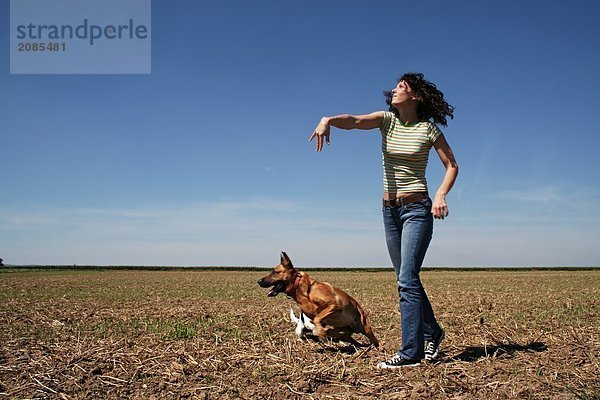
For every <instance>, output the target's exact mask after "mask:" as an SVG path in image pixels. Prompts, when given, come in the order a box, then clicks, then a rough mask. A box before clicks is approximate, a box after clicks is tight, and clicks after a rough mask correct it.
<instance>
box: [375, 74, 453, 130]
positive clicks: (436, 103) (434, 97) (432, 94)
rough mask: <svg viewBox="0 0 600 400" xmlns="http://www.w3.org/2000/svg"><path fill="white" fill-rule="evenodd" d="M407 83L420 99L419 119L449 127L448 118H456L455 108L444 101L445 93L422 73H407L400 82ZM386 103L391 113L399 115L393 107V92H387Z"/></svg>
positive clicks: (385, 93) (385, 92)
mask: <svg viewBox="0 0 600 400" xmlns="http://www.w3.org/2000/svg"><path fill="white" fill-rule="evenodd" d="M400 81H405V82H406V83H408V86H410V88H411V89H412V90H413V92H414V93H415V94H416V95H417V97H419V98H420V101H419V105H418V107H417V117H418V118H419V120H420V121H430V120H433V122H435V123H438V124H441V125H444V126H447V125H448V123H447V120H446V117H450V119H452V118H454V107H453V106H451V105H450V104H448V102H447V101H446V100H444V93H442V91H441V90H439V89H438V88H437V87H436V86H435V85H434V84H433V83H431V82H429V81H428V80H426V79H424V78H423V74H421V73H414V72H411V73H407V74H404V75H402V77H401V78H400V79H399V80H398V82H400ZM383 94H384V95H385V102H386V104H387V105H388V106H390V108H389V111H391V112H393V113H394V114H396V115H398V110H396V108H394V107H393V106H392V91H391V90H386V91H384V92H383Z"/></svg>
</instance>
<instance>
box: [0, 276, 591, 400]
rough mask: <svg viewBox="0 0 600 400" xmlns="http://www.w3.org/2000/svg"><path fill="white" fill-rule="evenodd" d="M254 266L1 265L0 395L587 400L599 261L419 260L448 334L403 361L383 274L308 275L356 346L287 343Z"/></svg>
mask: <svg viewBox="0 0 600 400" xmlns="http://www.w3.org/2000/svg"><path fill="white" fill-rule="evenodd" d="M309 273H310V272H309ZM264 274H265V272H256V271H236V272H232V271H14V270H0V399H3V398H7V399H13V398H16V399H22V398H51V399H89V398H111V399H124V398H139V399H179V398H194V399H196V398H199V399H301V398H302V399H305V398H315V399H328V398H332V399H392V398H394V399H395V398H410V399H430V398H432V399H600V378H599V374H600V271H599V270H594V271H514V272H513V271H497V272H480V271H475V272H473V271H471V272H467V271H430V272H429V271H428V272H423V273H422V277H423V281H424V284H425V287H426V289H427V291H428V293H429V295H430V298H431V301H432V303H433V305H434V309H435V310H436V312H437V317H438V319H439V320H440V322H441V323H442V324H443V326H444V328H445V329H446V334H447V335H446V341H445V342H444V347H443V352H442V358H441V360H440V361H439V362H438V363H436V364H423V365H422V366H419V367H415V368H411V369H405V370H402V371H380V370H377V369H376V368H375V365H376V364H377V362H378V361H381V360H383V359H385V358H386V357H389V356H391V355H392V354H393V353H394V352H395V351H396V349H397V347H398V346H399V344H400V327H399V313H398V311H397V292H396V289H395V284H394V276H393V273H392V272H339V271H327V272H320V271H315V272H312V273H311V275H312V276H313V277H315V278H317V279H319V280H323V281H328V282H330V283H332V284H334V285H336V286H338V287H341V288H343V289H345V290H346V291H347V292H348V293H350V294H351V295H352V296H354V297H355V298H356V299H357V300H359V301H360V302H361V303H362V304H363V306H364V307H365V308H366V309H368V310H369V311H370V313H371V314H370V315H371V320H372V325H373V327H374V331H375V334H376V335H377V336H378V338H379V339H380V341H381V342H382V346H381V347H380V348H379V349H359V350H356V349H354V348H353V347H349V346H346V345H344V344H339V343H319V342H314V341H310V340H308V341H299V340H298V339H297V338H296V337H295V335H294V332H293V326H292V324H291V323H290V322H289V316H288V315H289V309H290V306H292V305H293V302H292V301H291V300H290V299H288V298H286V297H285V296H284V295H279V296H278V297H276V298H267V297H266V291H265V290H264V289H261V288H259V287H258V285H257V284H256V281H257V279H258V278H259V277H261V276H262V275H264ZM356 338H357V339H358V340H359V341H363V342H365V340H364V339H363V338H361V337H359V336H357V337H356Z"/></svg>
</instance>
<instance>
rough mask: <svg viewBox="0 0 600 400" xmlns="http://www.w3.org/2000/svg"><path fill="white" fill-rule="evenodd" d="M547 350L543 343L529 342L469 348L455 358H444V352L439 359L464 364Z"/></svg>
mask: <svg viewBox="0 0 600 400" xmlns="http://www.w3.org/2000/svg"><path fill="white" fill-rule="evenodd" d="M546 350H548V346H546V344H545V343H543V342H537V341H535V342H530V343H528V344H524V345H523V344H518V343H508V344H505V343H496V344H494V345H490V346H469V347H467V348H465V349H464V350H463V351H462V352H460V353H459V354H457V355H455V356H451V357H449V358H446V357H444V356H446V354H445V352H443V351H441V352H440V358H442V360H443V361H442V362H448V363H449V362H453V361H465V362H475V361H477V360H480V359H482V358H487V357H499V356H503V357H509V358H512V357H514V356H515V353H521V352H526V353H531V352H536V353H539V352H542V351H546Z"/></svg>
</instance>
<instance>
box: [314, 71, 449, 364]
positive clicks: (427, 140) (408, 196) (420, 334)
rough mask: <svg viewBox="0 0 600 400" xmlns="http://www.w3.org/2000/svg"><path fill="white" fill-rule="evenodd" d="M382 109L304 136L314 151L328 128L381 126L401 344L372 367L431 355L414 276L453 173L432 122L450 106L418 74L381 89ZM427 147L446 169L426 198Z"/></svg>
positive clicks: (330, 122)
mask: <svg viewBox="0 0 600 400" xmlns="http://www.w3.org/2000/svg"><path fill="white" fill-rule="evenodd" d="M384 93H385V96H386V103H387V104H388V105H389V109H388V111H377V112H374V113H371V114H365V115H349V114H344V115H337V116H333V117H323V118H321V121H320V122H319V124H318V125H317V127H316V128H315V130H314V132H313V134H312V135H311V136H310V140H313V139H315V138H316V140H317V145H316V149H317V151H321V150H323V145H324V143H327V144H329V143H330V128H331V127H332V126H333V127H335V128H339V129H363V130H367V129H376V128H379V130H380V131H381V139H382V141H381V147H382V153H383V222H384V227H385V236H386V241H387V247H388V252H389V254H390V258H391V260H392V264H393V265H394V270H395V271H396V277H397V284H398V294H399V297H400V300H399V304H400V314H401V324H402V348H401V349H400V350H398V352H397V353H396V354H395V355H394V357H392V358H391V359H389V360H386V361H382V362H380V363H379V364H377V367H378V368H402V367H406V366H415V365H418V364H419V363H420V362H421V360H423V359H426V360H434V359H435V358H436V357H437V356H438V352H439V349H440V344H441V342H442V340H443V339H444V336H445V334H444V330H443V329H442V328H441V327H440V325H439V324H438V322H437V321H436V319H435V316H434V313H433V309H432V307H431V303H430V302H429V299H428V297H427V294H426V293H425V290H424V288H423V285H422V284H421V279H420V277H419V273H420V270H421V265H422V264H423V259H424V258H425V253H426V251H427V248H428V246H429V242H430V240H431V236H432V234H433V218H437V219H444V218H446V217H447V216H448V206H447V204H446V195H447V194H448V192H449V191H450V189H451V188H452V186H453V185H454V182H455V180H456V176H457V175H458V164H457V163H456V160H455V158H454V155H453V153H452V149H451V148H450V145H449V144H448V142H447V141H446V138H445V137H444V135H443V133H442V132H441V131H440V129H439V128H438V127H437V125H436V124H440V125H443V126H446V125H447V120H446V117H450V118H453V112H454V107H452V106H451V105H449V104H448V103H447V102H446V101H445V100H444V94H443V93H442V92H441V91H440V90H439V89H437V87H436V86H435V85H434V84H433V83H431V82H429V81H427V80H425V79H424V77H423V74H420V73H408V74H404V75H403V76H402V77H401V78H400V80H399V81H398V84H397V85H396V87H395V88H394V89H393V90H391V91H386V92H384ZM432 147H433V148H435V150H436V152H437V154H438V156H439V157H440V160H441V161H442V163H443V164H444V166H445V168H446V173H445V175H444V179H443V180H442V183H441V184H440V186H439V188H438V190H437V191H436V193H435V196H434V197H433V200H432V199H431V198H430V197H429V194H428V189H427V181H426V179H425V170H426V168H427V161H428V158H429V151H430V149H431V148H432Z"/></svg>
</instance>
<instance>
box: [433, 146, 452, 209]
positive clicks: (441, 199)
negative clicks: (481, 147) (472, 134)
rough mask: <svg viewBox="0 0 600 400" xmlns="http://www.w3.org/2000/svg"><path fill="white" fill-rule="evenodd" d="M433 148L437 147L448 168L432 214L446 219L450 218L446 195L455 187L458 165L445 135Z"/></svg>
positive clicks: (436, 196)
mask: <svg viewBox="0 0 600 400" xmlns="http://www.w3.org/2000/svg"><path fill="white" fill-rule="evenodd" d="M433 146H434V147H435V150H436V151H437V153H438V156H440V160H441V161H442V164H444V166H445V167H446V174H445V175H444V180H443V181H442V184H441V185H440V187H439V189H438V190H437V192H436V193H435V197H434V198H433V205H432V207H431V213H432V214H433V217H434V218H438V219H444V218H445V217H447V216H448V205H447V204H446V195H447V194H448V192H449V191H450V189H452V186H454V182H455V181H456V176H457V175H458V164H457V163H456V159H455V158H454V153H452V149H451V148H450V145H449V144H448V142H447V141H446V138H445V137H444V135H440V136H439V137H438V138H437V140H436V141H435V143H433Z"/></svg>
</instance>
